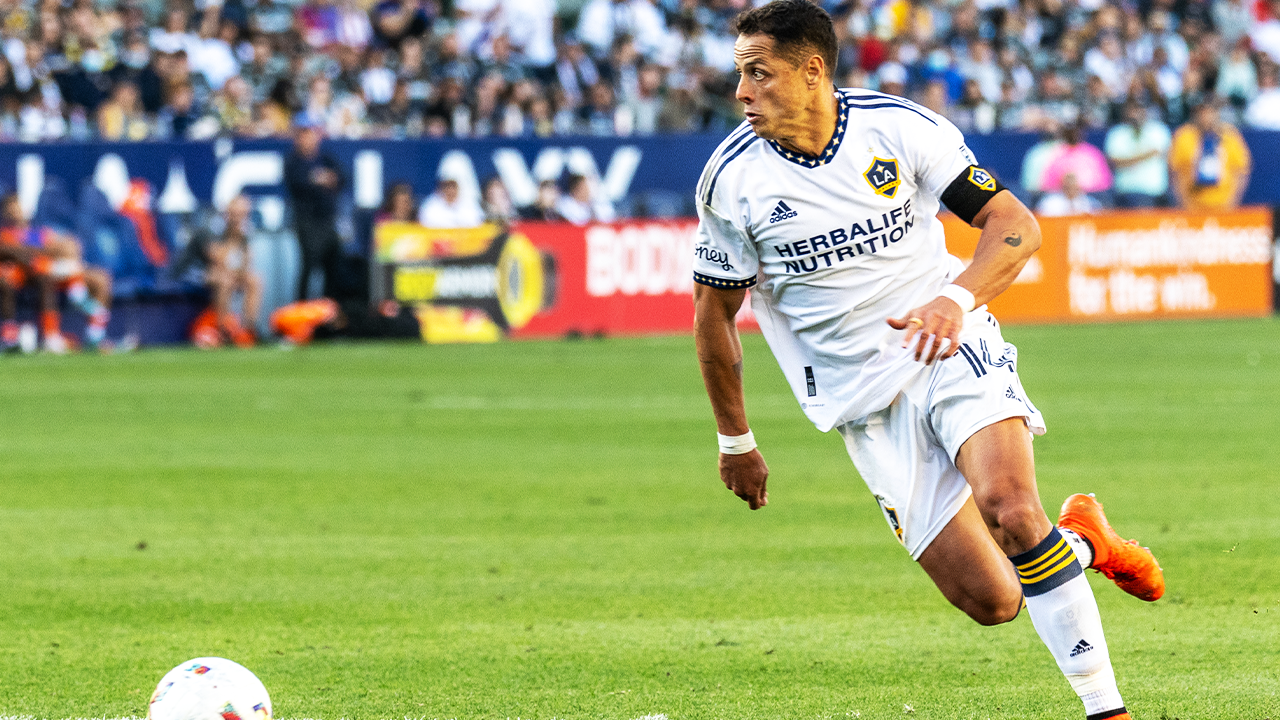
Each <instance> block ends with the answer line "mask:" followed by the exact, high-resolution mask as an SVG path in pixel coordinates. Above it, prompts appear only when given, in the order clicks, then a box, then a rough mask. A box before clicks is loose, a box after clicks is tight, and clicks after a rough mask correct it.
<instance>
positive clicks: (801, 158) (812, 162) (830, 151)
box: [766, 91, 849, 168]
mask: <svg viewBox="0 0 1280 720" xmlns="http://www.w3.org/2000/svg"><path fill="white" fill-rule="evenodd" d="M836 111H837V113H838V114H837V115H836V131H835V133H834V134H833V135H832V136H831V140H830V141H829V142H827V146H826V147H825V148H823V150H822V154H821V155H806V154H804V153H802V152H796V151H795V150H788V149H786V148H784V147H782V146H781V145H779V144H778V143H777V142H775V141H773V140H768V141H766V142H768V143H769V145H770V147H772V148H773V149H774V151H775V152H777V153H778V154H779V155H781V156H782V157H783V158H785V159H787V160H790V161H791V162H793V163H795V164H797V165H799V166H801V167H807V168H816V167H819V166H821V165H826V164H827V163H829V162H831V161H832V160H834V159H835V157H836V151H837V150H839V149H840V141H841V140H843V139H844V129H845V126H846V125H847V124H848V122H849V103H848V100H846V99H845V96H844V94H843V93H840V92H838V91H837V92H836Z"/></svg>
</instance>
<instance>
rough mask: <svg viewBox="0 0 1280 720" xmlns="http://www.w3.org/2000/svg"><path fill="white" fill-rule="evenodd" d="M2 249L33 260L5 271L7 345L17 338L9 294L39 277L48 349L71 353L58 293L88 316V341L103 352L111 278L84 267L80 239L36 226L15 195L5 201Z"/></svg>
mask: <svg viewBox="0 0 1280 720" xmlns="http://www.w3.org/2000/svg"><path fill="white" fill-rule="evenodd" d="M0 245H5V246H7V247H9V248H10V253H13V252H16V251H17V249H18V248H25V252H26V254H27V255H28V256H29V257H30V261H29V262H27V263H24V264H22V265H17V264H14V263H10V264H7V265H5V266H4V267H3V268H2V269H3V271H4V272H3V273H2V274H3V276H4V281H3V283H2V284H3V291H4V293H5V302H4V303H3V305H4V307H3V310H4V311H5V313H6V315H5V316H4V319H3V336H4V340H5V341H6V342H7V341H8V339H9V337H10V335H16V334H17V324H16V320H15V319H14V318H13V317H12V315H11V314H8V313H10V311H11V310H12V307H11V302H10V300H9V298H10V297H11V295H10V294H11V293H12V292H13V291H15V290H16V289H17V288H19V287H21V286H23V285H24V284H25V283H26V281H27V276H28V275H34V279H35V280H36V282H37V284H38V285H39V286H40V288H41V293H40V294H41V305H42V309H41V313H40V325H41V334H42V336H43V344H44V348H45V350H47V351H49V352H53V353H65V352H67V351H68V349H69V348H70V343H69V341H68V340H67V339H66V337H65V336H63V334H62V319H61V317H60V315H59V313H58V303H57V291H58V290H59V289H61V290H64V291H65V292H66V293H67V298H68V299H69V300H71V303H72V304H73V305H75V306H76V307H78V308H79V309H80V310H81V311H82V312H83V313H84V314H85V315H86V316H87V317H88V319H89V322H88V327H87V328H86V329H85V340H86V341H87V342H88V344H89V345H90V346H91V347H98V346H99V345H100V344H101V343H102V341H103V340H104V339H105V338H106V335H107V322H108V321H109V320H110V319H111V310H110V308H111V276H110V275H109V274H108V273H107V272H106V271H105V270H102V269H101V268H93V267H86V266H85V264H84V261H83V260H82V256H81V255H82V254H81V248H80V244H79V243H78V242H76V240H75V239H73V238H70V237H66V236H65V235H62V234H59V233H57V232H54V231H53V230H51V229H49V228H44V227H37V226H34V225H31V224H30V223H29V222H28V221H27V218H26V215H25V214H24V213H23V212H22V205H21V204H20V203H19V201H18V196H17V195H16V194H14V193H10V194H8V195H5V196H4V197H0Z"/></svg>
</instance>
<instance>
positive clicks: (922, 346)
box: [886, 297, 964, 365]
mask: <svg viewBox="0 0 1280 720" xmlns="http://www.w3.org/2000/svg"><path fill="white" fill-rule="evenodd" d="M886 322H888V323H889V327H891V328H893V329H894V330H906V331H907V334H906V336H904V337H903V338H902V347H908V346H910V345H911V341H912V339H913V338H915V339H916V360H921V359H923V360H924V364H925V365H929V364H932V363H933V361H934V360H935V359H938V360H946V359H947V358H949V357H951V356H952V355H955V354H956V352H957V351H958V350H959V349H960V330H961V329H963V328H964V312H962V311H961V310H960V306H959V305H958V304H957V303H956V301H954V300H952V299H951V298H945V297H936V298H934V299H933V300H930V301H929V302H928V303H926V304H924V305H921V306H920V307H918V308H916V309H914V310H912V311H911V312H909V313H907V315H906V317H903V318H901V319H899V318H889V319H888V320H887V321H886ZM944 341H946V342H944ZM944 348H945V349H944ZM940 353H941V354H940Z"/></svg>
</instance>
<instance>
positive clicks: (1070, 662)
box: [1009, 527, 1124, 720]
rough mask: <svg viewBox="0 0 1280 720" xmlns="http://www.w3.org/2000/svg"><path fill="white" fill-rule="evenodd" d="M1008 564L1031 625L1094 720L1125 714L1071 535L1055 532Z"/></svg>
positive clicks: (1011, 559) (1093, 602) (1097, 618)
mask: <svg viewBox="0 0 1280 720" xmlns="http://www.w3.org/2000/svg"><path fill="white" fill-rule="evenodd" d="M1067 532H1069V531H1067ZM1072 534H1073V535H1074V533H1072ZM1082 544H1083V543H1082ZM1009 560H1010V561H1011V562H1013V564H1014V566H1015V567H1016V568H1017V570H1018V577H1019V578H1020V579H1021V580H1022V591H1023V593H1024V594H1025V596H1026V599H1027V613H1028V614H1029V615H1031V623H1032V624H1033V625H1034V626H1035V628H1036V632H1037V633H1039V635H1040V639H1041V640H1043V641H1044V644H1045V646H1046V647H1048V648H1049V652H1050V653H1052V654H1053V659H1054V660H1056V661H1057V662H1058V667H1059V668H1060V669H1061V670H1062V674H1063V675H1066V676H1067V682H1069V683H1071V687H1072V689H1074V690H1075V691H1076V694H1077V695H1079V696H1080V700H1081V701H1082V702H1083V703H1084V710H1085V713H1086V714H1087V715H1088V716H1089V720H1100V719H1101V718H1107V717H1112V716H1114V715H1115V714H1119V712H1123V710H1124V701H1123V700H1122V699H1121V697H1120V691H1119V690H1118V689H1117V688H1116V676H1115V672H1113V671H1112V669H1111V656H1110V655H1109V654H1108V652H1107V639H1106V637H1105V636H1104V635H1103V632H1102V616H1101V615H1099V614H1098V603H1097V601H1096V600H1094V598H1093V588H1091V587H1089V581H1088V580H1087V579H1086V578H1085V576H1084V570H1083V569H1082V568H1081V567H1080V562H1079V560H1077V558H1076V555H1075V552H1074V549H1073V545H1072V543H1071V542H1069V541H1068V539H1067V537H1066V532H1061V531H1060V530H1059V529H1058V528H1056V527H1055V528H1053V529H1052V530H1051V531H1050V532H1049V536H1048V537H1046V538H1045V539H1044V540H1043V541H1042V542H1041V543H1040V544H1038V545H1036V546H1035V547H1034V548H1032V549H1031V550H1028V551H1027V552H1025V553H1022V554H1021V555H1015V556H1014V557H1011V558H1009Z"/></svg>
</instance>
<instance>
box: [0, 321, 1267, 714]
mask: <svg viewBox="0 0 1280 720" xmlns="http://www.w3.org/2000/svg"><path fill="white" fill-rule="evenodd" d="M1006 336H1007V337H1008V339H1010V340H1011V341H1013V342H1015V343H1017V344H1018V345H1019V347H1020V350H1021V353H1020V357H1021V366H1022V367H1021V373H1022V377H1023V381H1024V384H1025V386H1026V388H1027V390H1028V392H1030V393H1031V395H1032V397H1033V398H1034V399H1035V401H1036V403H1037V404H1038V405H1039V407H1040V409H1041V410H1042V411H1043V412H1044V414H1045V417H1046V419H1047V421H1048V424H1049V434H1048V435H1046V436H1044V437H1042V438H1039V439H1038V440H1037V441H1036V451H1037V458H1038V467H1039V479H1040V489H1041V493H1042V496H1043V498H1044V501H1045V504H1046V506H1047V507H1048V508H1049V510H1050V513H1051V516H1054V517H1056V509H1057V506H1058V504H1059V503H1060V502H1061V501H1062V499H1063V498H1064V497H1065V496H1066V495H1067V494H1069V493H1071V492H1076V491H1093V492H1096V493H1098V496H1099V498H1100V499H1102V500H1103V501H1104V502H1105V503H1106V505H1107V509H1108V512H1109V514H1110V516H1111V519H1112V520H1113V522H1114V523H1115V524H1116V525H1117V527H1118V528H1119V529H1120V531H1121V532H1123V533H1125V534H1126V535H1128V536H1132V537H1137V538H1139V539H1140V540H1141V541H1142V542H1143V543H1144V544H1146V545H1150V546H1151V548H1152V549H1153V550H1154V551H1155V552H1156V553H1157V556H1158V557H1159V558H1160V559H1161V561H1162V563H1163V565H1164V568H1165V572H1166V578H1167V580H1168V584H1169V590H1168V594H1167V595H1166V597H1165V599H1163V600H1161V601H1159V602H1157V603H1155V604H1144V603H1142V602H1140V601H1138V600H1136V599H1133V598H1131V597H1129V596H1127V595H1125V594H1123V593H1121V592H1120V591H1119V590H1117V589H1116V588H1115V587H1114V586H1112V585H1110V583H1108V582H1106V581H1105V580H1104V579H1102V578H1101V577H1099V576H1097V575H1093V574H1092V573H1091V574H1090V577H1091V580H1092V582H1093V585H1094V588H1095V590H1096V591H1097V595H1098V601H1099V604H1100V605H1101V607H1102V610H1103V614H1104V621H1105V622H1106V626H1107V631H1108V640H1109V642H1110V644H1111V648H1112V659H1113V661H1114V663H1115V666H1116V671H1117V674H1118V676H1119V679H1120V683H1121V690H1122V692H1124V694H1125V698H1126V700H1127V702H1128V705H1129V707H1130V709H1131V710H1132V711H1133V712H1134V717H1135V718H1136V719H1138V720H1156V719H1157V718H1158V719H1161V720H1171V719H1172V718H1180V719H1181V720H1193V719H1195V720H1199V719H1202V718H1224V719H1229V720H1254V719H1256V720H1262V718H1268V717H1270V718H1280V696H1277V691H1278V690H1280V676H1278V673H1280V321H1277V320H1249V321H1232V322H1196V323H1162V324H1131V325H1105V326H1074V327H1017V328H1006ZM746 346H747V384H748V408H749V412H750V415H751V418H752V425H753V427H754V429H755V431H756V435H757V438H758V439H759V440H760V442H761V446H762V450H763V451H764V453H765V456H766V458H767V459H768V460H769V462H770V465H771V469H772V477H771V479H770V491H771V492H770V504H769V506H768V507H767V508H765V509H763V510H761V511H759V512H750V511H748V510H747V509H746V507H745V505H744V504H742V503H741V502H740V501H739V500H737V499H736V498H734V497H733V496H732V495H731V494H730V493H729V492H728V491H727V490H725V489H724V488H723V486H721V485H720V483H719V480H718V478H717V475H716V470H715V461H716V454H715V434H714V433H715V427H714V424H713V423H712V420H711V414H710V409H709V405H708V403H707V401H706V399H705V397H704V395H703V394H702V388H701V381H700V379H699V377H698V373H697V363H696V361H695V359H694V356H693V345H692V339H691V338H687V337H673V338H655V339H629V340H606V341H584V342H547V343H541V342H528V343H510V344H502V345H497V346H470V347H425V346H418V345H351V346H330V347H312V348H304V349H301V350H297V351H294V352H282V351H278V350H274V349H263V350H258V351H254V352H246V353H242V352H230V351H228V352H215V353H207V354H206V353H199V352H195V351H185V350H173V351H168V350H165V351H148V352H142V353H138V354H134V355H130V356H117V357H91V356H80V357H72V358H56V357H31V358H21V357H17V358H4V359H2V360H3V361H2V362H0V373H3V376H2V377H3V390H0V413H2V415H0V417H3V424H2V425H0V428H2V429H0V458H3V460H2V461H0V489H2V492H3V496H2V499H0V542H2V543H3V545H2V548H0V582H2V587H3V590H2V591H0V592H2V593H3V594H2V596H0V597H2V598H3V601H2V603H0V715H27V716H34V717H37V718H66V717H99V718H101V717H121V716H130V715H135V716H140V715H145V714H146V708H147V700H148V698H149V696H150V693H151V690H152V689H153V688H154V686H155V683H156V682H157V681H158V680H159V678H160V676H161V675H162V674H163V673H164V672H165V671H167V670H168V669H169V668H170V667H172V666H174V665H176V664H178V663H179V662H181V661H183V660H186V659H188V658H190V657H195V656H199V655H220V656H225V657H229V658H232V659H235V660H237V661H239V662H241V663H244V664H245V665H247V666H248V667H250V668H251V669H253V670H254V671H255V672H256V673H257V674H258V675H259V677H261V678H262V679H263V681H264V682H265V683H266V685H267V687H268V688H269V689H270V690H271V693H272V696H273V699H274V701H275V706H276V715H277V717H279V718H325V719H326V720H337V719H338V718H379V719H389V718H397V719H398V718H508V717H509V718H516V717H520V718H524V719H526V720H527V719H530V718H534V719H537V720H549V719H551V718H583V719H591V720H596V719H605V718H609V719H617V720H633V719H634V718H640V717H643V716H647V715H665V716H667V717H668V718H670V720H685V719H690V720H692V719H694V718H762V719H764V718H767V719H769V720H776V719H780V718H797V719H799V718H846V717H862V718H903V717H913V718H939V719H942V718H946V719H954V718H993V719H997V718H1055V719H1057V718H1064V719H1065V718H1083V712H1082V711H1081V710H1080V706H1079V703H1078V701H1077V699H1076V698H1075V696H1074V694H1073V693H1072V692H1071V690H1070V688H1069V686H1068V685H1067V683H1066V681H1065V680H1064V679H1063V678H1062V677H1061V675H1060V674H1059V673H1058V671H1057V668H1056V666H1055V665H1054V662H1053V660H1052V658H1051V657H1050V655H1049V653H1048V651H1047V650H1045V649H1044V647H1043V646H1042V645H1041V644H1040V641H1039V639H1038V638H1037V636H1036V635H1035V632H1034V630H1033V629H1032V627H1031V624H1030V622H1029V620H1028V619H1027V616H1026V614H1025V613H1024V614H1023V615H1022V616H1021V617H1019V618H1018V619H1017V620H1016V621H1014V622H1013V623H1010V624H1007V625H1003V626H999V627H995V628H983V627H979V626H977V625H976V624H974V623H972V622H971V621H969V620H968V619H966V618H965V617H964V616H963V615H961V614H960V613H959V612H958V611H956V610H954V609H952V608H950V606H948V605H947V604H946V602H945V601H944V600H943V599H942V597H941V596H940V595H939V594H938V592H937V591H936V590H935V589H934V588H933V586H932V585H931V584H930V582H929V581H928V579H927V578H926V577H925V575H924V573H923V572H921V571H920V569H919V568H918V567H916V566H915V564H914V563H912V562H911V560H910V559H909V557H908V556H907V555H906V553H905V552H904V551H903V550H902V549H901V548H900V547H899V546H898V544H897V543H896V541H895V540H894V539H893V536H892V534H891V533H890V531H889V529H888V528H887V526H886V524H885V522H884V520H883V519H882V517H881V515H880V513H879V511H878V509H877V507H876V504H875V502H874V500H873V499H872V498H871V497H870V495H869V493H868V492H867V491H866V488H865V486H863V484H862V483H861V481H860V480H859V478H858V476H857V475H856V473H855V472H854V470H853V468H852V465H851V464H850V462H849V460H848V458H847V456H846V455H845V453H844V449H843V445H842V443H841V441H840V439H839V437H838V436H836V435H834V434H832V435H823V434H821V433H818V432H817V431H816V430H814V429H813V427H812V425H810V424H809V423H808V422H807V421H806V420H805V419H804V417H803V415H802V414H801V411H800V409H799V408H798V407H797V405H796V403H795V401H794V399H793V398H792V397H791V396H790V394H789V392H788V391H787V389H786V387H785V385H784V383H783V380H782V377H781V375H780V373H779V372H778V370H777V366H776V365H775V364H774V361H773V359H772V357H771V356H770V355H769V353H768V350H767V348H766V347H765V345H764V343H763V341H762V340H761V339H760V338H759V337H749V338H747V341H746Z"/></svg>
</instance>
